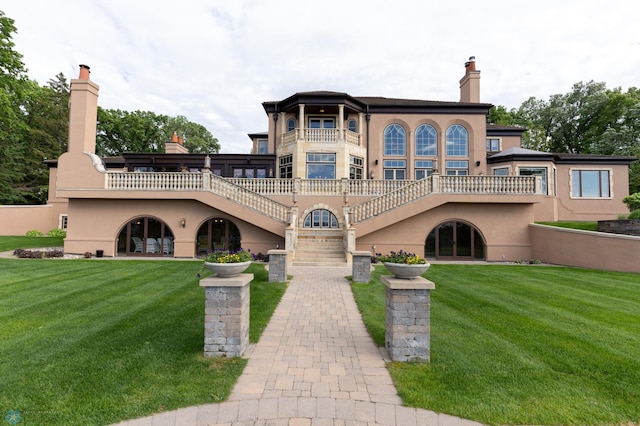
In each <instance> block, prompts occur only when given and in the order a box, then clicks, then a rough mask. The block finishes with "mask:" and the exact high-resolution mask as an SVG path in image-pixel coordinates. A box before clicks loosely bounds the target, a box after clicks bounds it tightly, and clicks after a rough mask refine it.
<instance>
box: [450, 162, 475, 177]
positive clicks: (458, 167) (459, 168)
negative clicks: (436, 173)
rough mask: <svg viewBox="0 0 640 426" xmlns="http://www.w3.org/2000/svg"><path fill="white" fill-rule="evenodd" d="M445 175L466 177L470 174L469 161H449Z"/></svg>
mask: <svg viewBox="0 0 640 426" xmlns="http://www.w3.org/2000/svg"><path fill="white" fill-rule="evenodd" d="M445 165H446V170H445V173H446V174H447V175H448V176H466V175H468V174H469V162H468V161H447V162H446V163H445Z"/></svg>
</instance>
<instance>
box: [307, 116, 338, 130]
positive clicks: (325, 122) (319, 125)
mask: <svg viewBox="0 0 640 426" xmlns="http://www.w3.org/2000/svg"><path fill="white" fill-rule="evenodd" d="M309 128H310V129H335V128H336V121H335V120H334V119H333V118H310V119H309Z"/></svg>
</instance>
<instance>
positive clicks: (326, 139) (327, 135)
mask: <svg viewBox="0 0 640 426" xmlns="http://www.w3.org/2000/svg"><path fill="white" fill-rule="evenodd" d="M301 136H302V138H301ZM299 139H303V141H304V142H309V143H336V142H338V141H340V140H343V141H345V142H346V143H348V144H351V145H356V146H361V145H362V135H361V134H360V133H356V132H352V131H351V130H347V129H343V130H342V132H340V130H339V129H309V128H305V129H294V130H291V131H289V132H287V133H285V134H283V135H282V143H281V145H283V146H285V145H291V144H294V143H296V142H297V141H298V140H299Z"/></svg>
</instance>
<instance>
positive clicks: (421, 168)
mask: <svg viewBox="0 0 640 426" xmlns="http://www.w3.org/2000/svg"><path fill="white" fill-rule="evenodd" d="M415 166H416V167H415V169H416V180H420V179H424V178H426V177H428V176H431V175H432V174H433V161H430V160H429V161H423V160H416V162H415Z"/></svg>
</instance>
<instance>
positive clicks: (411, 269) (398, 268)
mask: <svg viewBox="0 0 640 426" xmlns="http://www.w3.org/2000/svg"><path fill="white" fill-rule="evenodd" d="M384 266H385V268H387V270H388V271H389V272H391V273H392V274H393V275H394V276H395V277H396V278H401V279H403V280H410V279H413V278H416V277H419V276H420V275H422V274H424V273H425V272H426V271H427V269H429V266H431V264H430V263H428V262H427V263H418V264H414V265H409V264H406V263H392V262H384Z"/></svg>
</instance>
